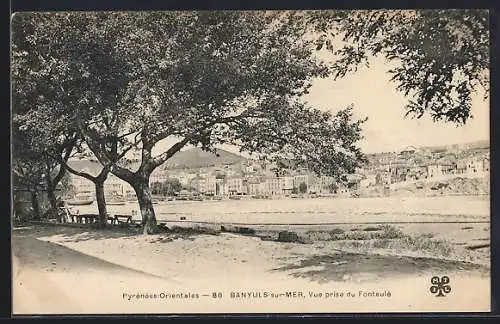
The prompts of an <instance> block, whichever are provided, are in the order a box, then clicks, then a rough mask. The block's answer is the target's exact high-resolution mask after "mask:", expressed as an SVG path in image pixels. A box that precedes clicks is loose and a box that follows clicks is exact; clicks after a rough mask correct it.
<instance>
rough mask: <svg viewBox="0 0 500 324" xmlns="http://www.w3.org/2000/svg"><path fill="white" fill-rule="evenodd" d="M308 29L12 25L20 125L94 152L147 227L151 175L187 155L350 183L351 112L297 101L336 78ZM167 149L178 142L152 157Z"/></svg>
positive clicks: (111, 16) (139, 19) (195, 20)
mask: <svg viewBox="0 0 500 324" xmlns="http://www.w3.org/2000/svg"><path fill="white" fill-rule="evenodd" d="M307 24H308V21H307V20H306V19H304V17H301V16H297V15H294V14H293V13H289V12H266V13H263V12H140V13H124V12H121V13H113V12H111V13H109V12H106V13H104V12H103V13H29V14H22V15H20V16H17V15H16V16H15V17H14V19H13V29H14V33H13V43H14V45H13V60H14V61H15V62H14V63H13V79H14V82H13V84H14V88H15V90H14V93H15V100H14V104H15V105H16V106H18V107H17V108H16V109H15V113H16V115H18V116H17V117H16V118H18V120H19V123H20V124H22V127H24V128H25V129H35V130H37V132H38V133H46V134H48V135H47V136H49V138H51V139H54V140H55V142H56V143H66V142H67V141H69V140H74V141H76V144H75V146H76V147H77V148H79V147H84V146H86V147H88V148H89V149H90V150H91V151H92V153H93V154H94V155H95V157H96V158H97V159H98V160H99V161H100V162H101V164H102V165H103V166H105V167H107V168H109V170H110V172H112V173H113V174H115V175H116V176H118V177H119V178H121V179H122V180H125V181H127V182H129V183H130V184H131V185H132V186H133V187H134V189H135V190H136V193H137V197H138V200H139V205H140V206H141V213H142V216H143V223H144V224H155V223H156V219H155V215H154V209H153V205H152V203H151V194H150V188H149V177H150V175H151V173H152V172H153V170H154V169H155V168H157V167H158V166H160V165H161V164H163V163H164V162H165V161H167V160H168V159H169V158H170V157H172V156H173V155H174V154H175V153H176V152H178V151H179V150H180V149H182V148H183V147H184V146H186V145H188V144H190V145H194V146H200V147H201V148H202V149H204V150H207V151H213V150H214V148H215V147H216V146H217V145H220V144H233V145H237V146H239V147H240V149H241V150H242V151H246V152H250V153H255V154H258V155H261V156H265V157H266V158H268V159H271V160H283V159H286V160H288V161H293V162H294V163H297V164H301V165H306V166H308V167H310V168H311V169H312V170H314V171H316V172H318V173H325V174H330V175H337V176H338V175H340V174H342V173H345V172H353V171H354V169H355V167H356V166H357V165H358V164H359V162H360V161H361V160H362V154H361V151H360V150H359V148H358V147H357V142H358V141H359V139H360V138H361V136H360V132H361V124H362V122H363V121H353V120H352V119H353V118H352V107H348V108H346V109H343V110H340V111H339V112H338V113H336V114H331V113H324V112H321V111H319V110H317V109H314V108H313V107H310V106H308V105H306V104H304V103H303V102H301V101H300V97H301V96H302V95H304V94H306V93H307V92H308V90H309V88H310V87H311V84H312V83H311V82H312V80H313V79H315V78H324V77H327V76H329V73H330V71H329V69H328V67H327V65H326V64H325V63H324V62H323V61H321V60H320V59H319V58H318V57H317V56H316V55H315V51H314V49H315V47H316V44H315V42H314V40H310V39H308V38H307V37H306V36H307V30H308V29H307V26H308V25H307ZM40 124H42V125H40ZM165 139H175V140H176V141H177V142H176V144H174V145H172V146H171V147H170V148H168V149H166V150H164V151H163V152H161V153H160V154H157V155H156V156H154V155H153V148H154V147H155V146H156V145H158V144H159V143H160V142H161V141H163V140H165ZM56 146H57V145H56ZM131 151H138V152H140V155H141V158H140V161H139V163H138V165H133V164H132V163H131V160H129V159H128V157H127V156H128V155H127V153H128V152H131Z"/></svg>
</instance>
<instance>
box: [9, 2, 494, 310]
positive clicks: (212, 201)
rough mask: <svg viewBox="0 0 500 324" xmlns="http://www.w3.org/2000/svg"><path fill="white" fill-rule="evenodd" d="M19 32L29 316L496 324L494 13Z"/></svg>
mask: <svg viewBox="0 0 500 324" xmlns="http://www.w3.org/2000/svg"><path fill="white" fill-rule="evenodd" d="M10 23H11V33H10V36H11V43H10V49H11V57H10V59H11V62H10V63H11V64H10V68H11V71H10V72H11V107H10V109H11V152H12V154H11V156H12V158H11V188H12V189H11V197H10V199H11V206H12V209H11V221H12V231H11V245H12V260H11V261H12V313H13V315H44V314H175V315H182V314H260V313H276V314H296V313H311V314H318V313H328V314H339V313H415V312H418V313H427V312H433V313H436V312H454V313H456V312H490V310H491V291H490V290H491V259H490V242H491V241H490V232H491V230H490V214H491V213H490V140H489V138H490V114H489V113H490V102H489V100H490V98H489V95H490V34H489V11H488V10H478V9H439V10H438V9H432V10H431V9H425V10H424V9H412V10H399V9H398V10H392V9H391V10H389V9H387V10H386V9H384V10H382V9H377V10H253V11H242V10H225V11H224V10H212V11H78V12H77V11H72V12H70V11H60V12H15V13H13V14H12V15H11V22H10Z"/></svg>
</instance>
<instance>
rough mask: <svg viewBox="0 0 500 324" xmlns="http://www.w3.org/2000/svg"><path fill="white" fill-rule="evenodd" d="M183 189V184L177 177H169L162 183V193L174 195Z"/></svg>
mask: <svg viewBox="0 0 500 324" xmlns="http://www.w3.org/2000/svg"><path fill="white" fill-rule="evenodd" d="M181 190H182V184H181V182H180V181H179V179H177V178H168V179H166V180H165V181H164V182H163V183H162V194H163V195H166V196H173V195H174V194H175V193H176V192H179V191H181Z"/></svg>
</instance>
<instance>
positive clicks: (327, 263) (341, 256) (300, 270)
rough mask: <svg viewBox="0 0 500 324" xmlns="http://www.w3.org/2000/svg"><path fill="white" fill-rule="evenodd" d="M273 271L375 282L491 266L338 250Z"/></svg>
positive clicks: (481, 270)
mask: <svg viewBox="0 0 500 324" xmlns="http://www.w3.org/2000/svg"><path fill="white" fill-rule="evenodd" d="M272 271H290V275H291V276H293V277H300V278H307V279H309V280H311V281H316V282H319V283H326V282H335V281H337V282H339V281H357V282H367V281H370V282H373V281H376V280H379V279H384V278H395V277H403V276H408V275H412V274H413V275H418V274H422V273H433V274H435V273H451V272H455V271H474V272H475V273H477V274H480V275H483V276H487V275H489V273H490V270H489V268H487V267H485V266H481V265H476V264H472V263H466V262H458V261H446V260H439V259H431V258H416V257H406V256H381V255H369V254H353V253H342V252H340V253H336V254H331V255H315V256H312V257H310V258H306V259H301V260H300V261H299V262H298V263H297V262H295V263H293V264H288V265H285V266H283V267H280V268H277V269H273V270H272Z"/></svg>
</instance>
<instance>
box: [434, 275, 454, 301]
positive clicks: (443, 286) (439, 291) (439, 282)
mask: <svg viewBox="0 0 500 324" xmlns="http://www.w3.org/2000/svg"><path fill="white" fill-rule="evenodd" d="M449 283H450V278H449V277H448V276H442V277H441V278H439V277H437V276H434V277H432V278H431V284H432V286H431V289H430V291H431V293H432V294H435V295H436V297H445V296H446V294H449V293H450V292H451V286H450V285H449Z"/></svg>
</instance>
